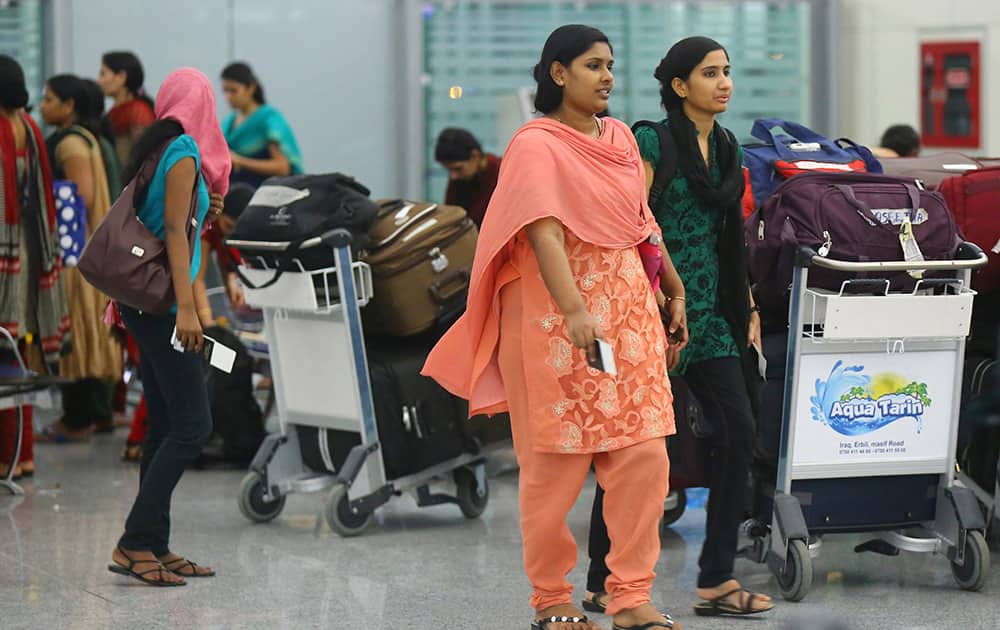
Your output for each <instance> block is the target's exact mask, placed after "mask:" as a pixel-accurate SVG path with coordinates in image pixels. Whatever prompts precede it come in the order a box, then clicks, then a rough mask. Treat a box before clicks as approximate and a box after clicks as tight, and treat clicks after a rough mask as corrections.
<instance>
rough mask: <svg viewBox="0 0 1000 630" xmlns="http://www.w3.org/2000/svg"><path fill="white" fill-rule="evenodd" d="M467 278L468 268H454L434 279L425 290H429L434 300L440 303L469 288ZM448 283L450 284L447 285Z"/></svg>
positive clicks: (468, 275) (468, 276)
mask: <svg viewBox="0 0 1000 630" xmlns="http://www.w3.org/2000/svg"><path fill="white" fill-rule="evenodd" d="M469 278H470V274H469V270H468V269H456V270H454V271H450V272H448V273H446V274H445V275H443V276H441V278H439V279H438V280H436V281H434V282H433V283H432V284H431V286H430V287H428V289H427V290H428V291H430V293H431V297H432V298H433V299H434V301H435V302H437V303H438V305H442V304H445V303H447V302H448V301H449V300H451V299H452V298H453V297H455V296H456V295H458V294H459V293H461V292H462V291H467V290H468V289H469ZM449 285H451V286H450V287H449Z"/></svg>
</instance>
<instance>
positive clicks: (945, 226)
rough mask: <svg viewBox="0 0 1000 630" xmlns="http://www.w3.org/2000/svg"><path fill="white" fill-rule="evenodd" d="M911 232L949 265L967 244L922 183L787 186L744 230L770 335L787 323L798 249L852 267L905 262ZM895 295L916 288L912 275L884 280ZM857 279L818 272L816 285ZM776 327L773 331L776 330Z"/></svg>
mask: <svg viewBox="0 0 1000 630" xmlns="http://www.w3.org/2000/svg"><path fill="white" fill-rule="evenodd" d="M906 225H909V226H910V227H911V228H912V235H913V238H914V240H915V241H916V243H917V246H918V247H919V249H920V252H921V254H922V256H923V258H924V259H925V260H948V259H951V258H952V257H953V256H954V254H955V250H956V249H957V248H958V246H959V244H960V243H961V242H962V239H961V237H960V235H959V232H958V226H957V225H956V223H955V218H954V217H953V216H952V214H951V212H949V211H948V208H947V206H946V205H945V201H944V197H942V196H941V194H940V193H938V192H934V191H929V190H924V189H923V188H922V187H921V186H920V185H919V184H918V182H917V181H916V180H913V179H903V178H897V177H888V176H885V175H872V174H870V173H844V174H830V173H803V174H801V175H797V176H796V177H794V178H792V179H790V180H788V181H786V182H785V183H783V184H782V185H781V186H779V187H778V189H777V190H776V191H775V193H774V195H772V196H771V197H770V198H769V199H768V200H767V202H766V203H765V204H764V206H763V207H761V208H760V209H758V210H757V211H756V212H755V213H754V214H753V215H751V217H750V219H749V220H748V221H747V223H746V228H745V229H746V240H747V245H748V250H749V268H750V277H751V282H752V283H754V284H755V285H756V286H755V292H754V293H755V295H756V296H757V297H758V303H759V304H760V307H761V315H762V317H763V319H764V323H765V325H767V326H768V329H769V330H771V329H774V328H777V329H781V330H784V327H785V326H786V324H787V321H788V299H789V287H790V285H791V282H792V270H793V267H794V264H793V263H794V257H795V255H796V250H797V249H798V248H799V247H801V246H807V247H810V248H812V249H813V250H814V251H815V252H817V253H818V254H819V255H820V256H825V257H829V258H830V259H833V260H842V261H849V262H866V261H890V260H904V252H903V245H902V238H901V235H902V234H903V231H904V228H905V227H906ZM878 278H880V279H881V278H886V279H888V280H889V281H890V283H891V284H890V289H891V290H911V289H912V288H913V287H914V285H915V284H916V280H915V279H914V277H913V276H911V275H909V274H908V273H906V272H893V273H886V274H879V275H878ZM848 279H855V276H852V275H849V274H844V273H840V272H835V271H831V270H827V269H822V268H816V269H813V270H812V271H810V272H809V281H810V286H813V287H818V288H822V289H829V290H839V289H840V287H841V285H842V283H843V282H844V281H845V280H848ZM772 327H773V328H772Z"/></svg>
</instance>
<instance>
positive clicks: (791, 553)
mask: <svg viewBox="0 0 1000 630" xmlns="http://www.w3.org/2000/svg"><path fill="white" fill-rule="evenodd" d="M774 577H776V578H777V579H778V588H780V589H781V596H782V597H784V598H785V599H787V600H788V601H790V602H800V601H802V599H803V598H805V596H806V595H807V594H808V593H809V589H811V588H812V581H813V566H812V556H810V555H809V547H808V546H807V545H806V543H805V541H803V540H793V541H792V542H791V543H790V544H789V545H788V556H787V557H786V558H785V570H784V571H783V572H781V573H780V574H777V573H776V574H775V576H774Z"/></svg>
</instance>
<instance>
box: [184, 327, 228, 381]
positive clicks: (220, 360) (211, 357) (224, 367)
mask: <svg viewBox="0 0 1000 630" xmlns="http://www.w3.org/2000/svg"><path fill="white" fill-rule="evenodd" d="M202 338H203V341H202V344H201V357H202V358H203V359H204V360H205V362H206V363H208V364H209V365H211V366H212V367H214V368H215V369H217V370H221V371H223V372H225V373H227V374H229V373H231V372H232V371H233V365H234V364H235V363H236V351H235V350H233V349H232V348H229V347H226V346H224V345H222V344H221V343H219V342H218V341H216V340H215V339H212V338H211V337H209V336H208V335H203V336H202ZM170 344H171V345H172V346H173V347H174V350H176V351H177V352H184V346H182V345H181V342H180V341H179V340H178V339H177V327H176V326H175V327H174V332H173V334H172V335H171V336H170Z"/></svg>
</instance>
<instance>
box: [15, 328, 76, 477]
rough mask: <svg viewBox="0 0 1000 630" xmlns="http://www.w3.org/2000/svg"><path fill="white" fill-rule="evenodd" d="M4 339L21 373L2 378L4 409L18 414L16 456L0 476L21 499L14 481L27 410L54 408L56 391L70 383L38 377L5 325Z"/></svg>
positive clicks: (16, 421)
mask: <svg viewBox="0 0 1000 630" xmlns="http://www.w3.org/2000/svg"><path fill="white" fill-rule="evenodd" d="M0 337H2V338H3V339H4V340H6V342H7V343H8V344H10V347H11V348H12V350H13V352H14V358H15V360H16V362H17V372H18V374H17V375H15V376H4V377H0V409H13V410H14V413H15V420H14V422H15V437H14V455H13V456H12V457H11V460H10V461H9V462H4V463H5V464H8V468H7V474H6V476H4V477H0V488H6V489H7V490H8V491H9V492H10V493H11V494H13V495H15V496H19V495H23V494H24V489H22V488H21V486H19V485H18V484H17V483H15V482H14V469H15V468H16V467H17V459H18V457H20V455H21V446H22V444H21V432H22V428H23V426H24V408H25V407H26V406H29V405H30V406H36V407H46V408H48V407H52V406H53V400H52V395H51V390H52V388H53V387H55V386H58V385H65V384H67V383H69V381H67V380H66V379H62V378H59V377H57V376H41V375H37V374H34V373H33V372H31V371H30V370H29V369H28V367H27V365H25V363H24V358H23V357H22V356H21V351H20V350H19V349H18V346H17V340H16V339H14V337H13V336H12V335H11V334H10V332H8V331H7V329H6V328H3V327H2V326H0Z"/></svg>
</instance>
